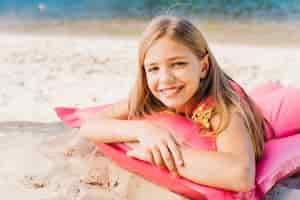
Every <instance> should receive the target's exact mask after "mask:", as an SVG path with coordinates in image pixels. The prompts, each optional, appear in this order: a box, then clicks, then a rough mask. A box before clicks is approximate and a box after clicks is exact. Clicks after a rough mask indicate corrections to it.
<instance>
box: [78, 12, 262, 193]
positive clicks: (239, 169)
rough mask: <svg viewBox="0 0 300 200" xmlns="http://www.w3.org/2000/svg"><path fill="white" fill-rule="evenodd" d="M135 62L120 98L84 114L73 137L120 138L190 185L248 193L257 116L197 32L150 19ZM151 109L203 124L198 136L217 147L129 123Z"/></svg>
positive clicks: (177, 22) (256, 152)
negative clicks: (130, 83)
mask: <svg viewBox="0 0 300 200" xmlns="http://www.w3.org/2000/svg"><path fill="white" fill-rule="evenodd" d="M138 63H139V64H138V74H137V80H136V82H135V85H134V87H133V89H132V91H131V93H130V95H129V98H128V100H125V101H123V102H120V103H117V104H115V105H113V106H112V107H110V108H109V109H106V110H105V111H104V112H101V113H99V114H98V115H97V117H95V118H93V119H89V120H88V121H87V122H86V123H84V124H83V125H82V126H81V128H80V131H79V135H80V136H81V137H82V138H84V139H88V140H91V141H94V142H101V143H114V142H126V143H127V144H130V145H131V147H133V150H131V151H129V152H128V153H127V155H128V156H131V157H135V158H138V159H141V160H145V161H148V162H152V163H153V164H155V165H158V166H161V167H167V168H168V169H169V170H170V171H171V172H173V173H174V175H179V176H182V177H185V178H187V179H189V180H192V181H194V182H196V183H200V184H204V185H208V186H214V187H218V188H223V189H228V190H233V191H242V192H245V191H249V190H251V189H252V188H253V186H254V182H255V163H256V161H258V160H259V159H260V157H261V156H262V152H263V144H264V136H263V135H264V134H263V133H264V128H265V127H264V118H263V116H262V114H261V113H260V112H259V110H258V109H257V108H256V106H255V104H254V103H253V102H252V100H251V99H250V98H249V97H248V96H247V95H246V94H245V93H244V92H243V90H242V89H241V88H240V87H239V86H238V85H237V84H236V83H234V81H232V79H231V78H230V77H229V76H228V75H227V74H226V73H224V72H223V71H222V69H221V68H220V67H219V65H218V63H217V61H216V59H215V57H214V56H213V54H212V52H211V51H210V49H209V47H208V45H207V42H206V41H205V39H204V38H203V36H202V34H201V32H200V31H199V30H198V29H197V28H196V27H195V26H194V25H193V24H191V23H190V22H189V21H187V20H185V19H181V18H177V17H169V16H163V17H157V18H155V19H154V20H153V21H152V22H151V23H150V25H149V26H148V27H147V28H146V30H145V32H144V34H143V38H142V41H141V42H140V46H139V60H138ZM203 105H206V106H205V107H203ZM158 112H172V113H175V114H177V115H181V116H184V117H186V118H188V119H190V120H191V121H193V122H194V123H196V124H199V125H202V126H204V127H206V129H205V130H206V131H204V132H203V131H202V132H201V133H199V134H204V135H206V136H207V137H213V138H215V141H216V145H217V151H204V150H201V151H200V150H194V149H190V148H188V147H187V146H184V145H183V144H182V143H181V141H180V140H179V139H178V138H176V137H174V136H173V135H172V134H171V133H170V132H169V130H166V129H164V128H162V127H160V126H159V125H157V124H155V122H149V121H142V120H129V119H136V118H140V117H144V116H146V115H151V114H153V113H158ZM203 113H204V115H203ZM203 116H204V117H203ZM119 130H122V131H121V132H120V131H119Z"/></svg>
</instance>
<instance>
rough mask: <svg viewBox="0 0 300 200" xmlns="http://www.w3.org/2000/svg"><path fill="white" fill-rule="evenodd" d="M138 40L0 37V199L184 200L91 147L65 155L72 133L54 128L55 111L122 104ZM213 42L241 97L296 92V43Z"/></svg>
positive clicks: (299, 49) (299, 56)
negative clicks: (267, 88)
mask: <svg viewBox="0 0 300 200" xmlns="http://www.w3.org/2000/svg"><path fill="white" fill-rule="evenodd" d="M219 37H220V38H221V36H219ZM257 37H259V35H258V36H257ZM270 37H271V36H270ZM282 39H283V40H284V38H282ZM138 40H139V38H138V37H137V36H131V37H128V36H126V37H125V36H124V37H122V36H116V35H114V36H109V35H108V34H106V35H101V36H100V37H95V36H93V37H87V36H76V35H75V34H70V35H68V34H54V35H51V34H33V33H26V34H25V33H23V32H21V33H20V32H14V33H13V32H10V33H8V32H7V31H0V46H1V48H0V55H1V56H0V85H1V86H2V87H0V113H1V115H0V155H1V156H0V157H1V158H2V159H1V161H0V193H1V195H2V196H3V197H5V199H12V200H17V199H21V198H22V199H31V200H93V199H103V200H104V199H124V200H125V199H128V200H134V199H141V198H142V196H141V195H143V194H145V192H147V193H149V191H156V193H155V195H157V197H159V196H160V195H165V196H166V198H164V199H182V197H180V196H178V195H176V194H174V193H171V192H169V191H167V190H165V189H162V188H159V187H158V186H155V185H154V184H152V183H146V182H145V181H144V180H143V179H141V178H139V177H137V176H136V175H133V174H131V173H128V172H126V171H125V170H122V169H120V168H118V167H117V166H115V165H114V164H113V163H111V162H110V161H109V160H107V159H106V158H104V157H103V156H101V155H99V153H96V152H95V151H94V146H93V145H89V147H90V148H87V149H85V150H84V153H83V155H74V156H71V157H66V156H65V155H64V150H65V147H66V144H67V143H68V142H69V141H70V140H71V139H72V137H73V136H74V134H76V131H75V130H70V129H68V128H67V127H65V126H63V125H62V124H61V123H60V122H58V118H57V117H56V115H55V113H54V111H53V108H54V107H55V106H76V107H85V106H93V105H100V104H105V103H110V102H114V101H117V100H119V99H122V98H126V95H127V94H128V92H129V90H130V86H131V85H132V83H133V81H134V78H135V76H134V75H135V71H136V60H137V59H136V58H137V45H138ZM211 40H212V42H211V43H210V47H211V48H212V50H213V52H214V53H215V55H216V57H217V60H218V61H219V63H220V64H221V66H223V68H224V70H225V71H226V72H228V74H230V75H231V76H232V77H233V78H234V79H235V80H237V82H239V83H240V84H241V85H242V86H244V87H245V88H246V89H247V90H251V89H252V88H254V87H255V86H257V85H259V84H262V83H265V82H268V81H279V82H281V83H283V84H284V85H291V86H295V87H300V79H299V77H298V76H299V73H300V69H299V67H300V43H298V44H294V43H291V44H292V45H285V46H284V45H283V46H282V45H279V46H276V45H268V44H267V43H265V44H261V43H260V42H259V40H258V42H257V41H256V43H252V42H250V43H249V41H248V40H246V41H245V42H244V43H243V42H236V43H234V42H232V43H228V42H227V43H223V42H221V41H222V40H221V39H211ZM297 41H298V40H297ZM274 42H275V41H274ZM280 43H283V42H282V41H281V42H280ZM298 182H299V181H298ZM140 185H143V187H140ZM282 191H286V190H284V189H282ZM278 195H279V196H280V191H278V194H277V197H278ZM294 195H296V196H297V195H299V193H297V194H294ZM296 196H295V199H296ZM154 198H155V197H154V196H152V197H151V198H150V197H149V199H154ZM142 199H145V198H142ZM269 199H272V198H271V197H269ZM282 199H284V198H283V197H282Z"/></svg>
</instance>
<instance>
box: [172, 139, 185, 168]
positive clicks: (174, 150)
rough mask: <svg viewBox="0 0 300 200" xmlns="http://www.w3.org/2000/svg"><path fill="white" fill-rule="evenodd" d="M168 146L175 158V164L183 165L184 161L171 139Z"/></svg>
mask: <svg viewBox="0 0 300 200" xmlns="http://www.w3.org/2000/svg"><path fill="white" fill-rule="evenodd" d="M168 148H169V150H170V151H171V153H172V156H173V158H174V159H175V163H176V165H177V166H181V167H182V166H183V165H184V161H183V157H182V154H181V151H180V149H179V147H178V145H176V144H175V142H174V141H173V140H169V141H168Z"/></svg>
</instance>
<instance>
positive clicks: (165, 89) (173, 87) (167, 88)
mask: <svg viewBox="0 0 300 200" xmlns="http://www.w3.org/2000/svg"><path fill="white" fill-rule="evenodd" d="M183 87H184V86H183V85H181V86H172V87H166V88H162V89H158V91H159V92H164V91H167V90H173V89H178V90H180V89H182V88H183Z"/></svg>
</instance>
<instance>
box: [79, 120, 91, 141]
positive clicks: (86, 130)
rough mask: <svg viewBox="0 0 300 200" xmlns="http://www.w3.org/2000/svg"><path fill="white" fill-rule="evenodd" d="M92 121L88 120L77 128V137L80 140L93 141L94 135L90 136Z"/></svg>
mask: <svg viewBox="0 0 300 200" xmlns="http://www.w3.org/2000/svg"><path fill="white" fill-rule="evenodd" d="M93 123H94V122H93V121H92V120H88V121H87V122H86V123H83V124H82V126H81V127H80V128H79V131H78V135H79V137H80V138H81V139H85V140H90V141H93V140H94V139H95V138H94V135H93V134H91V133H92V131H91V130H93Z"/></svg>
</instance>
